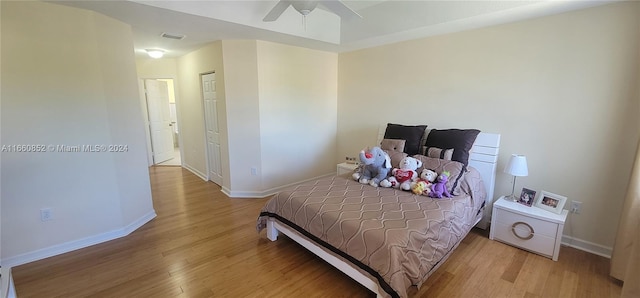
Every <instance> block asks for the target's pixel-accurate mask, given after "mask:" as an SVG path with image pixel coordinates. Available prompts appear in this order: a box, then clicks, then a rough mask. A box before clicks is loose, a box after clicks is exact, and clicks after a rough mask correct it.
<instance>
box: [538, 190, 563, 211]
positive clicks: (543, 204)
mask: <svg viewBox="0 0 640 298" xmlns="http://www.w3.org/2000/svg"><path fill="white" fill-rule="evenodd" d="M566 202H567V197H563V196H561V195H557V194H554V193H550V192H548V191H544V190H541V191H540V194H538V196H537V197H536V200H535V203H534V205H535V206H536V207H538V208H540V209H544V210H547V211H551V212H553V213H556V214H561V213H562V209H563V208H564V204H565V203H566Z"/></svg>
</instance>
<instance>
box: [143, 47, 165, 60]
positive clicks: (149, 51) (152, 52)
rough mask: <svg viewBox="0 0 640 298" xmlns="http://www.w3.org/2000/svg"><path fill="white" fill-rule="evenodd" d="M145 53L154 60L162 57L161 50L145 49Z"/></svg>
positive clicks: (162, 52)
mask: <svg viewBox="0 0 640 298" xmlns="http://www.w3.org/2000/svg"><path fill="white" fill-rule="evenodd" d="M146 51H147V54H148V55H149V57H151V58H154V59H158V58H162V56H163V55H164V51H163V50H158V49H146Z"/></svg>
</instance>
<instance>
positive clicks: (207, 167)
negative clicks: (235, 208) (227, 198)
mask: <svg viewBox="0 0 640 298" xmlns="http://www.w3.org/2000/svg"><path fill="white" fill-rule="evenodd" d="M209 74H216V71H215V70H212V71H206V72H202V73H200V74H199V75H198V79H199V81H200V103H201V104H202V112H203V113H202V120H204V121H203V124H204V134H203V137H204V154H205V159H206V164H205V166H206V167H205V170H206V174H205V177H206V179H207V181H211V182H213V181H212V180H211V175H210V174H211V168H210V167H211V163H210V161H211V160H210V159H211V158H213V157H212V156H210V155H209V145H208V141H207V140H208V139H207V112H206V107H205V104H204V86H203V85H202V77H203V76H205V75H209ZM217 82H218V80H217V76H216V83H217ZM217 90H218V89H217V88H216V93H217ZM216 112H217V110H216ZM216 119H217V121H218V125H219V123H220V119H219V115H216ZM219 128H220V127H218V129H219ZM219 162H222V160H220V161H219ZM220 169H221V170H222V165H221V167H220ZM220 176H221V183H220V187H222V186H223V184H224V175H220ZM214 183H215V182H214Z"/></svg>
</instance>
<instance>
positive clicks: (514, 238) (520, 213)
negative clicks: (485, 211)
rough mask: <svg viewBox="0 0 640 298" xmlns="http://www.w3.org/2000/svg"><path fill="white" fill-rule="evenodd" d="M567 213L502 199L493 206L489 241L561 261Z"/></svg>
mask: <svg viewBox="0 0 640 298" xmlns="http://www.w3.org/2000/svg"><path fill="white" fill-rule="evenodd" d="M567 213H568V211H567V210H564V211H562V212H561V213H560V214H555V213H551V212H549V211H546V210H542V209H540V208H534V207H527V206H524V205H522V204H519V203H517V202H514V201H512V200H505V198H504V197H500V198H499V199H498V200H497V201H495V202H494V203H493V216H492V217H491V231H490V232H489V239H492V240H494V239H495V240H499V241H502V242H504V243H507V244H511V245H513V246H517V247H520V248H522V249H526V250H529V251H532V252H535V253H538V254H541V255H544V256H548V257H550V258H551V259H553V260H554V261H557V260H558V255H559V253H560V241H561V239H562V229H564V222H565V221H566V219H567Z"/></svg>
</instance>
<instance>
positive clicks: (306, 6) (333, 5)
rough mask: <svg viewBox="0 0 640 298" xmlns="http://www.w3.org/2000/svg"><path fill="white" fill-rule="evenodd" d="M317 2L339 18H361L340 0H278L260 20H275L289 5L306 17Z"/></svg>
mask: <svg viewBox="0 0 640 298" xmlns="http://www.w3.org/2000/svg"><path fill="white" fill-rule="evenodd" d="M318 4H322V6H323V7H325V8H326V9H327V10H329V11H330V12H332V13H334V14H336V15H338V16H339V17H340V18H352V17H359V18H361V17H362V16H360V15H359V14H358V13H357V12H355V11H354V10H353V9H351V8H349V7H348V6H346V5H345V4H344V3H342V2H341V1H335V0H333V1H313V0H306V1H294V0H280V1H278V3H276V5H275V6H274V7H273V8H272V9H271V10H270V11H269V13H267V15H266V16H265V17H264V19H262V21H264V22H273V21H275V20H277V19H278V18H279V17H280V15H282V13H284V12H285V10H287V8H289V6H293V8H294V9H295V10H296V11H297V12H299V13H300V14H301V15H302V16H303V17H306V16H307V15H309V14H310V13H311V12H312V11H313V10H314V9H316V7H317V6H318Z"/></svg>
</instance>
